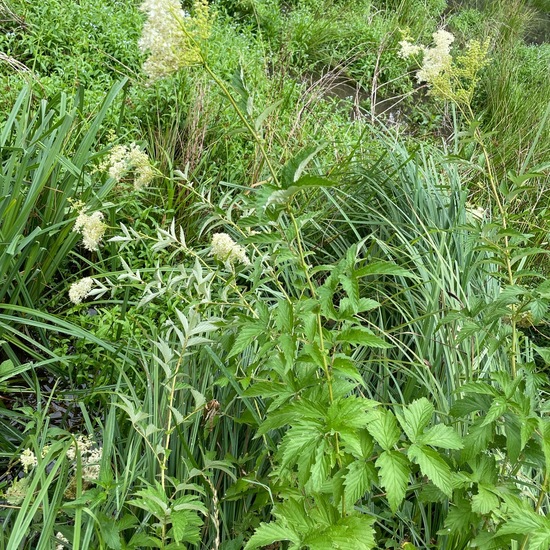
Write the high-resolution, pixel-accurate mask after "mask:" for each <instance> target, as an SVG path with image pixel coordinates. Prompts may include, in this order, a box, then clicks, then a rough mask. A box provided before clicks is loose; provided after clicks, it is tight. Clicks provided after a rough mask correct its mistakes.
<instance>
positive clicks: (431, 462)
mask: <svg viewBox="0 0 550 550" xmlns="http://www.w3.org/2000/svg"><path fill="white" fill-rule="evenodd" d="M407 455H408V456H409V458H410V459H411V460H413V461H414V462H416V463H417V464H418V465H419V466H420V471H421V472H422V473H423V474H424V475H425V476H426V477H427V478H428V479H429V480H430V481H431V482H432V483H433V484H434V485H435V486H436V487H438V488H439V489H440V490H441V491H442V492H443V493H445V494H446V495H447V496H449V497H450V496H451V494H452V492H453V491H452V484H451V469H450V468H449V465H448V464H447V463H446V462H445V461H444V460H443V459H442V458H441V456H440V455H439V454H438V453H437V451H434V450H433V449H432V448H430V447H426V446H425V445H416V444H413V445H411V446H410V447H409V449H408V451H407Z"/></svg>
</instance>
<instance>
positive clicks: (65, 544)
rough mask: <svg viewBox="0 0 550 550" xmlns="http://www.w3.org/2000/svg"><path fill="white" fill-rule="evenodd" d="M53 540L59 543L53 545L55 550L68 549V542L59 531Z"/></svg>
mask: <svg viewBox="0 0 550 550" xmlns="http://www.w3.org/2000/svg"><path fill="white" fill-rule="evenodd" d="M55 538H56V539H57V540H58V541H59V543H58V544H56V545H55V550H65V548H68V547H69V546H68V545H69V541H68V540H67V539H66V537H64V536H63V533H61V532H60V531H58V532H57V533H56V534H55Z"/></svg>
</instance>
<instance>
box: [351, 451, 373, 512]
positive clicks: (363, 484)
mask: <svg viewBox="0 0 550 550" xmlns="http://www.w3.org/2000/svg"><path fill="white" fill-rule="evenodd" d="M375 479H376V472H375V471H374V468H373V465H372V462H365V461H364V460H356V461H355V462H352V463H351V464H350V465H349V466H348V471H347V473H346V477H345V481H344V487H345V495H346V504H347V505H348V506H353V505H354V504H355V503H356V502H357V501H358V500H359V499H360V498H362V497H363V496H364V495H365V493H367V491H369V490H370V488H371V486H372V484H373V483H374V481H375Z"/></svg>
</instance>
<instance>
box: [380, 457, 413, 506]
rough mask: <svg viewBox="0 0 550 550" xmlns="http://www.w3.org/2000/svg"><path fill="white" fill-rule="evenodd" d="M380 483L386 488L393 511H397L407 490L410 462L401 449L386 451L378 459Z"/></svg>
mask: <svg viewBox="0 0 550 550" xmlns="http://www.w3.org/2000/svg"><path fill="white" fill-rule="evenodd" d="M376 467H377V468H378V475H379V476H380V484H381V485H382V487H384V489H386V496H387V499H388V503H389V505H390V508H391V510H392V512H396V511H397V509H398V508H399V506H400V505H401V503H402V502H403V499H404V498H405V494H406V492H407V486H408V484H409V474H410V464H409V461H408V460H407V457H406V456H405V455H404V454H402V453H400V452H399V451H384V452H383V453H381V454H380V456H379V457H378V459H377V460H376Z"/></svg>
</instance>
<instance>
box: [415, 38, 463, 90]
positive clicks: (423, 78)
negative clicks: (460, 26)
mask: <svg viewBox="0 0 550 550" xmlns="http://www.w3.org/2000/svg"><path fill="white" fill-rule="evenodd" d="M432 36H433V39H434V46H433V47H432V48H423V50H424V58H423V60H422V68H421V69H420V70H419V71H418V73H417V75H416V79H417V80H418V82H427V83H428V84H432V83H433V82H434V81H435V79H436V78H437V77H438V76H439V75H440V74H441V73H443V72H444V71H446V70H448V69H449V68H450V67H451V64H452V62H453V58H452V57H451V44H452V43H453V42H454V39H455V37H454V36H453V35H452V34H451V33H450V32H447V31H445V30H443V29H439V30H438V31H436V32H434V33H433V35H432Z"/></svg>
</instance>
